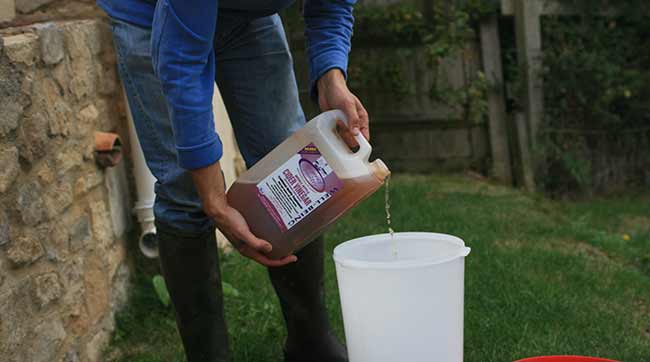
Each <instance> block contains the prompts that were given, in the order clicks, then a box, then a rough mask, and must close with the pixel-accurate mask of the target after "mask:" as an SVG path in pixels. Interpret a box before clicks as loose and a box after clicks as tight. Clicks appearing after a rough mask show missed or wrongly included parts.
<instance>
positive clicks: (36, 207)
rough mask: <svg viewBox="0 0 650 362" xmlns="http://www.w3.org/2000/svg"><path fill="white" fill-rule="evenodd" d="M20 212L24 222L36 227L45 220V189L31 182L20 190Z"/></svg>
mask: <svg viewBox="0 0 650 362" xmlns="http://www.w3.org/2000/svg"><path fill="white" fill-rule="evenodd" d="M17 202H18V210H20V215H21V217H22V220H23V222H24V223H25V224H26V225H28V226H34V225H36V224H38V223H40V222H41V221H43V220H45V217H46V216H47V214H46V212H45V202H44V200H43V187H42V186H41V185H40V184H39V183H38V182H36V181H29V182H27V183H25V184H23V185H21V186H20V187H19V188H18V199H17Z"/></svg>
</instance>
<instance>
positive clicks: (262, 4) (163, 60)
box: [97, 0, 356, 169]
mask: <svg viewBox="0 0 650 362" xmlns="http://www.w3.org/2000/svg"><path fill="white" fill-rule="evenodd" d="M292 2H293V0H159V1H158V4H156V1H155V0H97V3H98V4H99V6H100V7H101V8H102V9H104V10H105V11H106V12H107V13H108V14H109V15H110V16H111V17H113V18H116V19H119V20H123V21H126V22H129V23H132V24H135V25H139V26H143V27H152V36H151V38H152V39H151V41H152V48H151V54H152V59H153V63H154V70H155V72H156V74H157V75H158V78H160V81H161V83H162V87H163V92H164V93H165V97H166V98H167V102H168V105H169V109H170V117H171V121H172V126H173V130H174V138H175V140H176V149H177V151H178V159H179V163H180V165H181V167H184V168H187V169H196V168H201V167H205V166H208V165H211V164H213V163H215V162H217V161H218V160H219V159H220V158H221V156H222V153H223V149H222V144H221V140H220V139H219V137H218V135H217V134H216V132H215V128H214V120H213V115H212V95H213V92H214V75H215V68H214V67H215V59H214V57H215V56H214V49H213V47H214V45H213V40H214V33H215V26H216V19H217V12H218V11H230V10H233V11H238V12H240V13H241V12H245V13H247V14H250V15H251V16H252V17H259V16H265V15H270V14H273V13H275V12H277V11H279V10H281V9H282V8H284V7H286V6H288V5H290V4H291V3H292ZM355 3H356V0H305V6H304V11H303V14H304V18H305V27H306V30H305V34H306V37H307V55H308V57H309V66H310V70H309V77H310V84H311V89H312V90H314V89H315V83H316V81H317V80H318V79H319V78H320V77H321V76H322V75H323V74H325V73H326V72H327V71H329V70H331V69H334V68H338V69H340V70H341V71H343V73H344V74H345V73H346V72H347V63H348V53H349V51H350V39H351V37H352V25H353V23H354V18H353V16H352V10H353V9H352V7H353V5H354V4H355ZM206 14H211V15H210V16H209V15H206Z"/></svg>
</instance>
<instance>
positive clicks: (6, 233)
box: [0, 210, 11, 246]
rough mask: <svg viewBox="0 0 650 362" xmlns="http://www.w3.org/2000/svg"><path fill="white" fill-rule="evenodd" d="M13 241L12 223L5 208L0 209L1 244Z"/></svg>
mask: <svg viewBox="0 0 650 362" xmlns="http://www.w3.org/2000/svg"><path fill="white" fill-rule="evenodd" d="M10 241H11V223H10V220H9V216H7V212H6V211H5V210H0V246H2V245H4V244H6V243H8V242H10Z"/></svg>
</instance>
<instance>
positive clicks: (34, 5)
mask: <svg viewBox="0 0 650 362" xmlns="http://www.w3.org/2000/svg"><path fill="white" fill-rule="evenodd" d="M53 1H54V0H16V10H18V12H20V13H23V14H28V13H31V12H33V11H34V10H36V9H38V8H40V7H41V6H44V5H47V4H49V3H51V2H53Z"/></svg>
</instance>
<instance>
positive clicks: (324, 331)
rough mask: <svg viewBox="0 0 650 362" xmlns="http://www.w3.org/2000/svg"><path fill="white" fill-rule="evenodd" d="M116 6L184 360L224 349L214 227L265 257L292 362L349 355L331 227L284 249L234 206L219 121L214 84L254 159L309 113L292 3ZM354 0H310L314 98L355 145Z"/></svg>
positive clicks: (115, 26) (108, 5) (223, 355)
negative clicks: (334, 114)
mask: <svg viewBox="0 0 650 362" xmlns="http://www.w3.org/2000/svg"><path fill="white" fill-rule="evenodd" d="M97 2H98V5H99V6H100V7H101V8H102V9H103V10H104V11H105V12H106V13H107V14H108V15H109V18H110V25H111V30H112V34H113V39H114V44H115V48H116V53H117V58H118V68H119V74H120V77H121V79H122V81H123V84H124V87H125V91H126V94H127V99H128V103H129V106H130V109H131V112H132V115H133V119H134V123H135V128H136V132H137V135H138V139H139V141H140V144H141V146H142V150H143V152H144V155H145V159H146V162H147V165H148V167H149V168H150V169H151V171H152V173H153V175H154V176H155V178H156V180H157V181H156V185H155V193H156V200H155V205H154V214H155V219H156V229H157V237H158V244H159V256H160V264H161V269H162V273H163V276H164V278H165V282H166V284H167V287H168V290H169V293H170V296H171V299H172V302H173V305H174V307H175V311H176V322H177V327H178V330H179V333H180V336H181V340H182V343H183V347H184V351H185V354H186V357H187V360H188V361H189V362H196V361H202V362H205V361H210V362H211V361H228V360H230V351H229V346H228V335H227V330H226V324H225V321H224V312H223V297H222V290H221V277H220V271H219V260H218V252H217V250H216V240H215V227H217V228H219V230H221V231H222V232H223V234H224V235H225V236H226V237H227V238H228V239H229V241H230V242H231V243H232V244H233V245H234V246H235V247H236V248H237V250H238V251H239V252H240V253H241V254H242V255H244V256H246V257H248V258H251V259H252V260H255V261H256V262H258V263H260V264H263V265H265V266H267V267H268V274H269V276H270V279H271V282H272V285H273V287H274V288H275V291H276V293H277V295H278V298H279V300H280V305H281V307H282V313H283V317H284V320H285V323H286V327H287V339H286V341H285V346H284V358H285V361H291V362H308V361H318V362H339V361H347V354H346V351H345V348H344V347H343V346H342V344H341V343H340V342H339V341H338V340H337V339H336V338H335V336H334V335H333V333H332V330H331V328H330V325H329V323H328V319H327V313H326V308H325V304H324V296H323V273H324V272H323V253H324V250H323V238H322V237H319V238H318V239H317V240H315V241H313V242H312V243H311V244H309V245H308V246H307V247H305V248H304V249H302V250H301V251H299V252H298V253H296V255H291V256H287V257H285V258H283V259H281V260H272V259H270V258H269V257H268V256H267V254H268V252H269V251H270V250H271V245H270V244H269V243H268V242H266V241H265V240H262V239H260V238H258V237H256V236H255V235H253V234H252V233H251V231H250V229H249V228H248V225H247V223H246V221H245V220H244V218H243V217H242V216H241V214H240V213H239V212H237V211H236V210H235V209H233V208H232V207H230V206H229V205H228V202H227V199H226V197H225V182H224V179H223V174H222V172H221V168H220V163H219V159H220V157H221V156H222V147H221V141H220V139H219V137H218V135H217V134H216V132H215V128H214V120H213V113H212V96H213V91H214V83H215V81H216V83H217V85H218V86H219V88H220V91H221V94H222V97H223V101H224V104H225V106H226V110H227V112H228V114H229V116H230V119H231V122H232V126H233V129H234V133H235V137H236V139H237V142H238V145H239V147H240V150H241V153H242V156H243V158H244V160H245V162H246V165H247V166H248V167H251V166H253V165H254V164H255V163H256V162H257V161H258V160H260V159H261V158H262V157H263V156H264V155H266V154H267V153H268V152H269V151H270V150H272V149H273V148H274V147H275V146H276V145H278V144H279V143H281V142H282V141H283V140H284V139H286V138H287V137H288V136H289V135H290V134H292V133H293V132H294V131H296V130H297V129H299V128H300V127H302V126H303V125H304V123H305V116H304V114H303V111H302V108H301V106H300V103H299V99H298V90H297V85H296V79H295V75H294V72H293V62H292V56H291V53H290V51H289V47H288V43H287V39H286V36H285V33H284V29H283V26H282V22H281V20H280V18H279V15H278V14H277V12H278V11H279V10H281V9H282V8H284V7H286V6H289V5H290V4H291V3H292V2H293V0H264V1H262V0H207V1H206V0H158V1H157V2H156V1H155V0H97ZM355 2H356V0H305V1H304V7H303V15H304V19H305V27H306V31H305V33H306V38H307V54H308V57H309V64H310V87H311V93H312V97H313V98H314V99H315V100H317V101H318V103H319V106H320V108H321V110H322V111H326V110H330V109H335V108H338V109H341V110H343V112H344V113H345V114H346V116H347V117H348V118H349V121H350V128H349V129H347V130H346V131H345V132H344V134H342V136H343V137H344V138H345V139H346V140H347V141H348V142H349V143H351V144H352V143H354V141H352V140H353V139H354V138H353V137H352V134H358V133H359V132H361V133H362V134H363V135H364V136H365V137H366V138H369V129H368V113H367V112H366V110H365V109H364V107H363V105H362V104H361V102H360V101H359V99H358V98H357V97H356V96H354V94H352V93H351V92H350V90H349V89H348V87H347V85H346V69H347V62H348V53H349V51H350V39H351V36H352V28H353V21H354V19H353V15H352V12H353V6H354V4H355Z"/></svg>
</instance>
